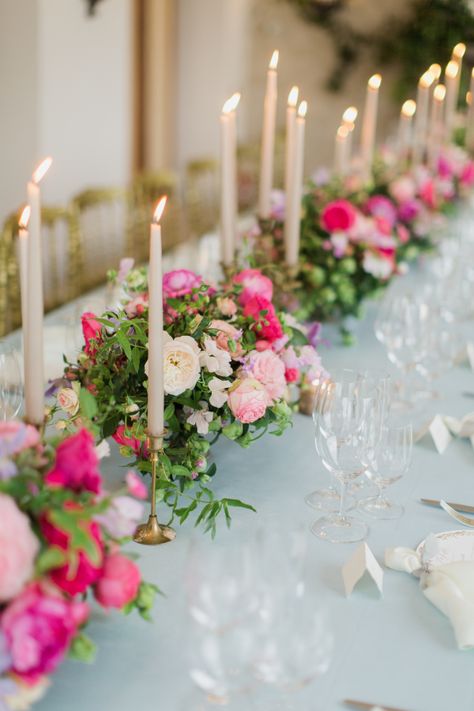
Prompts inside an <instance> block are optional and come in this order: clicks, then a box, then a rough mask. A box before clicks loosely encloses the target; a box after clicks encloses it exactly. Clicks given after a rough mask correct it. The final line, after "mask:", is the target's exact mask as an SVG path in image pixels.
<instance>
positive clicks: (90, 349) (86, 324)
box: [81, 311, 102, 357]
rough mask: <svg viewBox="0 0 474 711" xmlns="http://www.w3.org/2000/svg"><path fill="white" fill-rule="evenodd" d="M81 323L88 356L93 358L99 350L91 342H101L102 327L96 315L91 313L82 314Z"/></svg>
mask: <svg viewBox="0 0 474 711" xmlns="http://www.w3.org/2000/svg"><path fill="white" fill-rule="evenodd" d="M81 323H82V333H83V335H84V342H85V344H86V348H85V351H86V353H87V355H88V356H92V357H93V356H94V355H95V353H96V350H97V349H96V348H95V346H93V345H92V343H91V341H92V340H94V341H100V339H101V331H102V326H101V324H100V323H99V322H98V321H97V319H96V316H95V314H93V313H92V312H91V311H86V312H85V313H83V314H82V317H81Z"/></svg>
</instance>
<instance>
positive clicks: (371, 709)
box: [344, 699, 408, 711]
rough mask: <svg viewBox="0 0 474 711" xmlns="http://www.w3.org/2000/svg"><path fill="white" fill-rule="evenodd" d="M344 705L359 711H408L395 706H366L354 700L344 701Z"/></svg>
mask: <svg viewBox="0 0 474 711" xmlns="http://www.w3.org/2000/svg"><path fill="white" fill-rule="evenodd" d="M344 704H345V705H346V706H352V708H353V709H359V711H408V709H400V708H398V707H395V706H381V705H380V704H368V703H366V702H365V701H354V699H344Z"/></svg>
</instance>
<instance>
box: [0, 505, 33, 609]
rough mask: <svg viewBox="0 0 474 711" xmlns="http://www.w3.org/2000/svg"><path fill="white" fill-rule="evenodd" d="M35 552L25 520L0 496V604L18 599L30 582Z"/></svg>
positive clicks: (15, 506)
mask: <svg viewBox="0 0 474 711" xmlns="http://www.w3.org/2000/svg"><path fill="white" fill-rule="evenodd" d="M38 551H39V543H38V539H37V538H36V536H35V535H34V533H33V531H32V530H31V526H30V522H29V519H28V517H27V516H25V514H24V513H22V511H20V509H19V508H18V507H17V505H16V503H15V501H14V500H13V499H12V498H11V497H10V496H6V495H5V494H0V604H1V603H3V602H6V601H7V600H11V599H12V598H13V597H15V595H18V593H19V592H20V590H21V589H22V587H23V585H24V584H25V583H26V582H27V581H28V580H29V579H30V578H31V576H32V575H33V570H34V561H35V558H36V555H37V553H38Z"/></svg>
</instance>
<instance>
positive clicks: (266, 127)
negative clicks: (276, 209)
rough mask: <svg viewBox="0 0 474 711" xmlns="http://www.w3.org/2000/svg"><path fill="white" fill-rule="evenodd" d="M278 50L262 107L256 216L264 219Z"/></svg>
mask: <svg viewBox="0 0 474 711" xmlns="http://www.w3.org/2000/svg"><path fill="white" fill-rule="evenodd" d="M277 66H278V50H277V49H276V50H275V51H274V52H273V54H272V58H271V60H270V64H269V65H268V70H267V85H266V90H265V101H264V105H263V128H262V149H261V159H260V185H259V193H258V214H259V217H261V218H263V219H266V218H268V217H269V216H270V209H271V192H272V187H273V161H274V152H275V127H276V110H277V98H278V89H277V82H278V74H277Z"/></svg>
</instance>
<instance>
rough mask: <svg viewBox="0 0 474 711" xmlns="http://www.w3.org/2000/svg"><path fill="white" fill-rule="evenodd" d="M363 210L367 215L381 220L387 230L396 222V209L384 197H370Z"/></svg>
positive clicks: (388, 199)
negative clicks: (386, 226)
mask: <svg viewBox="0 0 474 711" xmlns="http://www.w3.org/2000/svg"><path fill="white" fill-rule="evenodd" d="M364 209H365V211H366V212H367V213H368V214H369V215H372V216H373V217H378V218H381V219H382V220H383V221H384V222H385V223H386V224H387V225H388V228H389V229H392V228H393V226H394V224H395V222H396V221H397V208H396V207H395V205H394V204H393V202H392V201H391V200H390V198H388V197H385V195H372V197H370V198H369V199H368V200H367V202H366V203H365V206H364Z"/></svg>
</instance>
